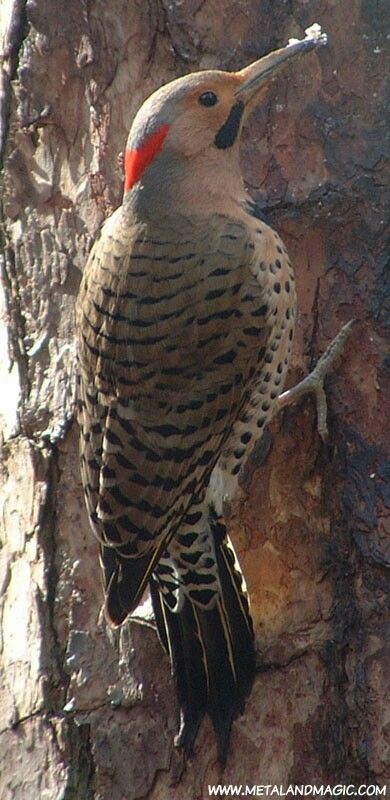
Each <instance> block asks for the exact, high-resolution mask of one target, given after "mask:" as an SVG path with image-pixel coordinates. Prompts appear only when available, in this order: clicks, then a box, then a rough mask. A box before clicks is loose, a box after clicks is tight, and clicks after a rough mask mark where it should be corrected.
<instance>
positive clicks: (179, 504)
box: [77, 39, 319, 759]
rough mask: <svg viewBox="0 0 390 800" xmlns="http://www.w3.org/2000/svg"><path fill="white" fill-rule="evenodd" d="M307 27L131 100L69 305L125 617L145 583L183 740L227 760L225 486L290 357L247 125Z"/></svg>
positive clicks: (283, 263) (99, 499) (95, 508)
mask: <svg viewBox="0 0 390 800" xmlns="http://www.w3.org/2000/svg"><path fill="white" fill-rule="evenodd" d="M318 41H319V40H318V39H317V40H316V39H306V40H304V41H303V42H300V43H299V44H295V45H292V46H290V47H287V48H284V49H282V50H279V51H276V52H275V53H271V54H270V55H268V56H266V57H265V58H264V59H261V60H260V61H258V62H255V63H254V64H251V65H250V66H249V67H247V68H246V69H244V70H242V71H241V72H238V73H226V72H218V71H209V72H199V73H195V74H193V75H189V76H186V77H184V78H180V79H178V80H177V81H174V82H172V83H171V84H168V85H167V86H164V87H162V89H160V90H158V91H157V92H156V93H155V94H154V95H152V97H151V98H149V100H147V101H146V103H145V104H144V106H143V107H142V108H141V110H140V112H139V113H138V115H137V117H136V119H135V121H134V123H133V126H132V129H131V132H130V136H129V142H128V147H127V152H126V192H125V195H124V200H123V204H122V206H121V207H120V208H119V209H118V210H117V211H116V212H115V213H114V214H113V215H112V216H111V217H110V218H109V219H108V220H107V222H106V224H105V225H104V227H103V229H102V231H101V233H100V236H99V238H98V239H97V241H96V242H95V245H94V247H93V249H92V252H91V255H90V257H89V260H88V263H87V266H86V269H85V273H84V277H83V280H82V284H81V288H80V293H79V298H78V302H77V335H78V361H79V378H78V418H79V424H80V430H81V440H80V441H81V470H82V479H83V484H84V489H85V494H86V501H87V507H88V510H89V514H90V519H91V525H92V528H93V530H94V532H95V534H96V536H97V537H98V539H99V542H100V546H101V561H102V566H103V570H104V576H105V585H106V614H107V617H108V619H109V620H110V622H112V623H113V624H115V625H120V624H121V623H122V622H123V621H124V619H125V618H126V616H127V615H128V614H129V613H130V612H131V611H132V610H133V609H134V608H135V606H136V605H137V603H138V602H139V600H140V599H141V596H142V594H143V592H144V589H145V588H146V586H147V585H148V584H150V589H151V595H152V601H153V607H154V611H155V615H156V622H157V626H158V630H159V634H160V638H161V641H162V643H163V645H164V647H165V648H166V650H167V652H168V653H169V655H170V658H171V663H172V668H173V671H174V673H175V676H176V681H177V687H178V695H179V702H180V706H181V717H182V719H181V730H180V735H179V738H178V742H179V743H180V744H183V745H184V746H185V747H186V749H187V750H190V748H191V746H192V744H193V741H194V739H195V736H196V733H197V730H198V727H199V724H200V722H201V720H202V717H203V715H204V713H206V712H207V713H209V714H210V716H211V718H212V720H213V724H214V728H215V730H216V734H217V739H218V744H219V756H220V758H221V759H223V758H224V755H225V751H226V745H227V742H228V737H229V732H230V727H231V722H232V720H233V719H234V717H235V716H236V714H237V713H239V712H240V711H242V710H243V707H244V701H245V697H246V695H247V693H248V691H249V690H250V687H251V684H252V681H253V677H254V671H255V650H254V642H253V630H252V623H251V619H250V614H249V608H248V601H247V596H246V588H245V584H244V581H243V578H242V575H241V572H240V569H239V565H238V563H237V560H236V559H235V555H234V550H233V548H232V546H231V544H230V542H229V540H228V538H227V535H226V528H225V524H224V520H223V499H224V497H225V496H229V497H232V496H233V495H234V494H235V492H236V490H237V482H238V476H239V473H240V470H241V469H242V465H243V463H244V462H245V460H246V458H247V457H248V454H249V453H250V451H251V449H252V447H253V445H254V444H255V442H256V440H258V439H259V437H260V436H261V433H262V430H263V428H264V426H265V424H266V423H267V421H268V420H269V418H270V417H271V416H272V413H273V409H274V407H275V400H276V398H277V397H278V395H279V393H280V392H281V391H282V388H283V383H284V379H285V375H286V371H287V367H288V362H289V354H290V349H291V340H292V334H293V325H294V317H295V290H294V275H293V271H292V268H291V265H290V262H289V260H288V257H287V254H286V251H285V249H284V246H283V244H282V242H281V240H280V239H279V237H278V235H277V234H276V233H275V232H274V231H273V230H272V229H271V228H270V227H268V226H267V225H266V224H265V222H263V221H262V219H259V218H258V216H256V211H255V210H254V207H253V204H252V203H251V202H250V201H248V198H247V196H246V193H245V190H244V186H243V181H242V177H241V172H240V168H239V158H238V146H239V135H240V131H241V127H242V125H243V123H244V121H245V119H246V117H247V115H248V114H249V112H250V110H251V109H252V107H253V106H254V105H255V104H256V103H258V102H259V99H260V97H261V95H262V92H263V86H264V81H265V78H266V77H268V75H269V74H271V72H272V73H273V72H274V71H275V70H276V68H277V67H278V66H279V65H280V64H281V63H283V62H284V61H285V60H286V59H287V58H290V57H291V56H293V55H296V54H298V53H300V52H305V51H306V50H310V49H312V48H313V47H315V46H316V44H317V43H318Z"/></svg>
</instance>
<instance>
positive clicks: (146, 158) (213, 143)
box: [125, 26, 325, 197]
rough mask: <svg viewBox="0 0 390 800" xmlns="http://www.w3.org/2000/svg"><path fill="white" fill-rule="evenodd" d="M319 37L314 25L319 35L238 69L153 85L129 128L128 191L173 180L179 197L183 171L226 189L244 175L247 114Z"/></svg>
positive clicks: (203, 185)
mask: <svg viewBox="0 0 390 800" xmlns="http://www.w3.org/2000/svg"><path fill="white" fill-rule="evenodd" d="M318 28H319V26H318ZM324 40H325V39H324V35H321V34H320V32H319V31H316V35H313V36H307V37H306V39H303V40H302V41H295V42H294V43H292V44H289V45H287V46H286V47H283V48H281V49H280V50H276V51H274V52H272V53H269V54H268V55H266V56H264V57H263V58H261V59H259V60H258V61H255V62H254V63H252V64H249V66H247V67H245V68H244V69H242V70H240V71H239V72H225V71H222V70H207V71H201V72H195V73H191V74H190V75H186V76H184V77H182V78H178V79H176V80H174V81H172V82H171V83H168V84H166V85H165V86H162V87H161V88H160V89H158V90H157V91H156V92H154V93H153V94H152V95H151V96H150V97H149V98H148V99H147V100H146V101H145V103H144V104H143V105H142V107H141V108H140V110H139V111H138V113H137V115H136V117H135V119H134V121H133V125H132V127H131V130H130V134H129V138H128V142H127V147H126V153H125V175H126V177H125V194H126V193H127V192H130V191H131V190H132V189H133V188H134V187H136V188H137V189H146V190H147V188H148V186H149V188H152V190H153V191H154V192H156V191H158V192H159V193H160V197H161V193H164V194H165V193H166V192H167V191H168V190H169V187H170V186H174V187H175V193H176V196H177V192H178V187H179V186H180V185H183V181H184V182H185V179H186V178H191V179H192V183H194V182H196V183H197V184H198V186H197V191H199V189H204V190H206V191H207V189H210V186H207V184H208V180H207V176H208V175H209V177H210V178H212V179H213V181H214V182H216V183H217V184H218V183H219V191H221V190H225V191H226V186H225V185H221V181H222V184H225V183H226V181H227V182H229V181H230V183H231V182H232V181H233V182H234V179H235V178H238V179H239V180H240V181H241V175H240V171H239V166H238V143H239V139H240V133H241V130H242V126H243V124H244V122H245V120H246V118H247V117H248V115H249V114H250V113H251V111H252V110H253V108H254V107H255V106H257V105H258V104H259V103H261V100H262V98H263V97H264V94H265V92H266V90H267V86H268V84H269V81H270V79H271V78H272V77H273V76H274V75H275V74H276V72H277V71H278V70H279V68H280V67H281V66H282V65H283V64H284V63H285V62H286V61H287V60H290V59H291V58H294V57H296V56H298V55H301V54H302V53H306V52H309V51H311V50H313V49H314V48H315V47H317V46H318V44H322V43H324ZM223 176H225V178H226V181H225V180H224V179H223ZM148 194H149V193H148Z"/></svg>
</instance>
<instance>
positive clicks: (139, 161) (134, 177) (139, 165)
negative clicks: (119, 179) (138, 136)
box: [125, 125, 169, 192]
mask: <svg viewBox="0 0 390 800" xmlns="http://www.w3.org/2000/svg"><path fill="white" fill-rule="evenodd" d="M168 131H169V125H161V128H159V129H158V131H156V132H155V133H152V134H151V135H150V136H148V138H147V139H146V140H145V141H144V143H143V144H142V146H141V147H140V148H139V150H130V149H129V150H126V152H125V176H126V177H125V192H128V191H129V189H131V187H132V186H134V184H135V183H136V182H137V181H139V179H140V177H141V175H143V173H144V172H145V170H146V167H148V166H149V164H151V162H152V161H153V159H154V157H155V156H156V155H157V154H158V153H159V152H160V150H161V149H162V146H163V144H164V139H165V137H166V135H167V133H168Z"/></svg>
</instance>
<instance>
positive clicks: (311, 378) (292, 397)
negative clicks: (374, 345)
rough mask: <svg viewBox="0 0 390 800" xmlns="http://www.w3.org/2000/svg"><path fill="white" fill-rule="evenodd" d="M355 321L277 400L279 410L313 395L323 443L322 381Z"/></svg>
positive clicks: (325, 430)
mask: <svg viewBox="0 0 390 800" xmlns="http://www.w3.org/2000/svg"><path fill="white" fill-rule="evenodd" d="M355 322H356V320H355V319H351V320H349V322H347V323H346V324H345V325H343V327H342V328H341V330H340V331H339V332H338V334H337V336H335V338H334V339H333V340H332V341H331V343H330V345H329V347H327V349H326V350H325V353H324V354H323V355H322V356H321V358H320V359H319V360H318V362H317V364H316V366H315V367H314V369H313V370H312V372H310V374H309V375H307V376H306V378H304V379H303V381H301V382H300V383H297V385H296V386H293V387H292V388H291V389H287V391H285V392H283V393H282V394H281V395H280V396H279V398H278V404H279V409H281V408H285V407H286V406H289V405H292V404H293V403H295V402H296V401H297V400H298V399H299V398H301V397H303V396H304V395H305V394H314V395H315V398H316V406H317V429H318V433H319V435H320V436H321V439H322V441H323V442H326V441H327V439H328V426H327V421H326V418H327V400H326V394H325V390H324V380H325V377H326V375H327V374H328V373H329V372H330V370H331V369H332V368H333V365H334V362H335V361H336V359H337V358H338V357H339V356H340V355H341V353H342V351H343V349H344V346H345V343H346V341H347V339H348V338H349V336H350V334H351V331H352V328H353V326H354V324H355Z"/></svg>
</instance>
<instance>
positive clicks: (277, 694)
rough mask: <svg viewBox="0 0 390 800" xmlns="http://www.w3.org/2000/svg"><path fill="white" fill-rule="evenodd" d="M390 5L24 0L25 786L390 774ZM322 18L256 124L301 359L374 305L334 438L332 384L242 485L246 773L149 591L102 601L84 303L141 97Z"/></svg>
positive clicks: (7, 351) (9, 460)
mask: <svg viewBox="0 0 390 800" xmlns="http://www.w3.org/2000/svg"><path fill="white" fill-rule="evenodd" d="M384 16H385V3H384V2H380V0H379V1H378V2H376V3H374V2H371V1H370V0H366V1H365V2H364V1H363V0H351V2H348V3H341V2H337V0H329V2H327V3H320V2H315V3H310V4H307V3H303V2H300V0H291V2H290V3H282V2H274V3H271V2H263V3H259V2H256V0H242V1H241V2H240V3H229V2H227V0H173V2H169V3H168V2H167V1H166V0H148V2H145V1H144V0H130V1H129V0H112V1H111V2H110V3H107V2H106V0H66V2H65V0H56V2H52V0H28V1H27V2H25V0H5V2H4V1H3V4H2V9H1V11H0V23H1V34H0V35H1V43H2V52H3V61H2V70H1V76H0V78H1V84H0V91H1V100H2V103H1V111H0V135H1V142H2V148H3V150H2V152H3V166H4V169H3V177H2V183H3V199H2V227H1V237H2V251H3V256H2V273H3V284H2V285H3V290H2V291H3V294H2V307H3V329H2V330H3V333H2V336H1V337H0V350H1V354H2V357H1V366H0V370H1V374H0V380H1V390H0V394H1V400H0V413H1V416H0V422H1V423H2V430H3V433H2V436H3V446H2V460H1V495H0V505H1V515H0V525H1V545H2V546H1V551H0V557H1V562H0V586H1V615H2V639H1V655H0V657H1V676H2V677H1V687H0V731H1V733H0V752H1V774H0V796H1V797H2V798H4V800H11V798H12V800H30V798H31V800H36V799H37V798H42V800H43V798H45V800H59V798H64V800H92V798H95V800H135V798H141V797H142V798H148V800H165V799H166V798H176V797H177V798H180V800H181V799H182V800H186V799H187V798H188V800H193V799H194V798H207V797H208V796H209V795H208V785H209V784H217V783H225V784H230V783H233V784H244V785H245V784H247V785H249V786H251V785H253V784H283V785H284V787H287V786H288V785H289V784H292V783H298V784H302V783H303V784H317V785H320V784H321V783H330V784H331V785H333V784H337V783H343V782H345V783H355V784H357V785H358V784H363V783H371V784H378V785H379V786H383V785H384V783H385V781H386V779H388V777H389V776H388V773H387V772H386V769H387V766H388V761H387V759H388V746H389V744H388V735H389V727H390V719H389V706H388V704H387V703H386V692H387V688H388V683H386V671H387V672H388V667H389V660H390V659H389V654H388V652H387V659H386V649H385V643H386V637H385V629H386V624H387V625H388V607H389V606H388V595H387V592H388V581H387V583H386V577H387V574H386V567H387V566H388V562H389V546H388V539H387V541H386V532H388V527H389V506H390V495H389V482H388V481H389V476H390V467H389V461H388V460H387V456H386V444H388V441H387V442H386V434H385V429H386V422H387V424H388V421H389V411H388V408H387V412H386V407H385V397H386V389H387V396H388V393H389V356H388V350H386V331H387V328H388V323H389V313H388V312H389V292H388V289H386V283H385V241H384V229H385V224H384V223H385V219H386V217H385V191H384V185H385V172H384V165H385V161H384V136H385V125H384V119H385V115H384V82H383V76H384V75H385V73H386V68H385V63H384V57H385V35H384V32H383V27H384ZM314 21H318V22H319V23H320V24H321V25H322V28H323V29H324V30H326V31H327V32H328V34H329V45H328V47H327V48H321V50H320V51H319V52H317V53H315V54H312V55H310V56H307V57H306V58H305V59H303V60H302V61H301V62H300V63H294V64H292V65H291V66H290V67H289V68H288V70H287V71H286V72H285V73H284V74H283V75H281V76H280V77H279V78H278V79H277V81H276V82H275V84H274V85H273V86H272V88H271V90H270V94H269V98H268V99H267V101H266V103H265V105H264V106H263V107H262V108H261V109H259V110H258V111H257V112H256V113H255V114H254V115H253V117H252V119H251V121H250V123H249V125H248V126H247V128H246V130H245V132H244V136H243V147H242V163H243V169H244V174H245V178H246V180H247V184H248V187H249V189H250V191H251V194H252V196H254V197H255V198H256V199H257V200H258V201H259V202H260V204H261V205H262V206H264V208H265V209H266V211H267V215H268V218H269V221H270V224H272V225H273V227H275V228H276V229H277V230H278V231H279V233H280V234H281V236H282V238H283V239H284V241H285V243H286V245H287V248H288V250H289V252H290V255H291V257H292V260H293V263H294V265H295V269H296V273H297V282H298V297H299V305H300V317H299V324H298V331H297V337H296V342H295V350H294V359H293V367H292V370H291V373H290V376H289V385H292V384H293V383H294V382H296V381H297V380H299V379H300V378H302V377H303V376H304V375H305V374H307V372H308V370H309V369H310V367H311V366H312V364H313V363H314V361H315V360H316V359H317V358H318V356H319V355H320V354H321V352H323V351H324V349H325V348H326V346H327V345H328V344H329V342H330V340H331V339H332V337H333V336H334V335H335V334H336V333H337V331H338V330H339V328H340V327H341V324H342V323H344V322H346V321H347V320H348V319H350V318H352V317H356V318H357V319H358V320H359V325H358V326H357V327H356V329H355V332H354V334H353V336H352V338H351V340H350V342H349V344H348V346H347V348H346V351H345V357H344V360H343V361H342V363H341V364H340V366H339V368H338V369H337V371H335V373H334V374H333V375H332V376H331V377H330V379H329V380H328V382H327V394H328V400H329V418H328V421H329V434H330V436H329V444H328V445H327V446H324V445H323V444H322V443H321V440H320V438H319V436H318V434H317V431H316V421H315V410H314V406H313V405H312V404H311V402H310V401H302V402H301V403H299V405H298V406H297V407H294V408H292V409H288V410H286V411H284V412H283V414H281V415H280V417H278V418H277V419H276V420H275V421H274V423H273V425H272V430H271V432H270V434H269V435H268V436H267V437H266V439H265V440H264V442H263V445H262V447H261V448H260V449H259V450H258V452H257V455H256V459H255V460H254V461H253V464H252V466H251V469H250V470H249V471H248V478H247V489H248V491H247V495H246V499H245V502H243V503H241V505H240V507H239V508H236V509H234V510H233V515H232V520H231V534H232V537H233V539H234V541H235V543H236V545H237V546H238V549H239V553H240V558H241V563H242V567H243V571H244V573H245V575H246V578H247V582H248V585H249V591H250V596H251V601H252V609H253V617H254V622H255V629H256V637H257V646H258V653H259V674H258V676H257V678H256V681H255V686H254V688H253V692H252V694H251V696H250V699H249V700H248V703H247V707H246V711H245V714H244V715H243V716H242V717H241V718H240V719H239V720H238V721H237V722H236V723H235V724H234V726H233V732H232V739H231V746H230V752H229V757H228V761H227V766H226V768H225V770H224V772H223V773H222V772H221V770H220V767H219V766H218V764H217V761H216V748H215V742H214V737H213V733H212V730H211V725H210V723H209V722H208V721H205V723H204V724H203V726H202V729H201V732H200V735H199V737H198V740H197V744H196V751H195V754H194V757H193V758H192V759H190V760H189V761H188V762H187V763H185V762H184V760H183V757H182V754H181V753H180V752H178V751H176V750H175V749H174V746H173V738H174V733H175V731H176V729H177V725H178V709H177V704H176V699H175V693H174V687H173V684H172V681H171V677H170V674H169V665H168V661H167V659H166V657H165V656H164V654H163V652H162V649H161V646H160V644H159V642H158V640H157V636H156V633H155V631H154V628H153V624H152V623H153V620H152V618H151V616H150V613H149V610H148V607H147V606H144V608H143V611H142V613H140V615H139V618H138V619H136V620H134V621H130V622H128V623H127V624H126V625H125V626H124V627H123V629H122V630H121V632H120V633H118V632H112V631H109V630H108V629H107V627H106V625H105V623H104V621H103V620H102V618H101V615H100V607H101V603H102V589H101V585H100V576H99V569H98V562H97V547H96V544H95V542H94V539H93V536H92V534H91V532H90V530H89V526H88V521H87V518H86V514H85V511H84V500H83V496H82V490H81V487H80V479H79V470H78V454H77V451H78V444H77V430H76V428H75V424H74V423H73V422H72V412H73V386H74V318H73V307H74V299H75V295H76V293H77V288H78V283H79V279H80V274H81V270H82V268H83V265H84V263H85V260H86V257H87V253H88V250H89V248H90V245H91V242H92V240H93V237H94V236H95V234H96V232H97V230H98V228H99V225H100V224H101V222H102V221H103V219H104V218H105V217H106V216H107V215H108V214H109V213H110V212H111V211H112V210H113V209H114V208H115V207H116V206H117V205H118V204H119V203H120V199H121V191H122V189H121V187H122V167H121V158H120V157H119V154H120V152H121V150H122V149H123V147H124V144H125V140H126V136H127V131H128V129H129V126H130V124H131V120H132V118H133V116H134V113H135V112H136V110H137V109H138V107H139V106H140V104H141V103H142V101H143V100H144V99H145V98H146V97H147V96H148V95H149V94H150V93H151V91H153V90H154V89H155V88H156V87H157V86H159V85H161V84H163V83H165V82H167V81H169V80H171V79H172V78H174V77H176V76H177V75H181V74H185V73H186V72H189V71H193V70H196V69H198V68H214V67H215V68H216V67H221V68H226V69H236V68H239V67H241V66H244V65H245V64H247V63H249V62H250V61H251V60H254V59H255V58H257V57H259V56H260V55H261V54H263V53H265V52H267V51H268V50H270V49H273V48H275V47H277V46H281V45H283V44H285V43H286V41H287V40H288V39H289V37H293V36H298V37H301V36H302V34H303V30H304V29H305V28H306V27H307V26H308V25H310V24H312V23H313V22H314ZM386 413H387V417H386ZM249 473H250V474H249ZM387 681H388V676H387Z"/></svg>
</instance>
